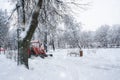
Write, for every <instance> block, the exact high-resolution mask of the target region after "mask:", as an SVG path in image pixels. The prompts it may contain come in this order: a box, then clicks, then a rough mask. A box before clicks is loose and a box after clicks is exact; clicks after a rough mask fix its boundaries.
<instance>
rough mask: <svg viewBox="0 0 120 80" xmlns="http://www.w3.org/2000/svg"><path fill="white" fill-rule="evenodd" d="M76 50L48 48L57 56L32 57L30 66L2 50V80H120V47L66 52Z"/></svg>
mask: <svg viewBox="0 0 120 80" xmlns="http://www.w3.org/2000/svg"><path fill="white" fill-rule="evenodd" d="M73 50H75V49H57V50H56V51H49V52H48V53H52V54H53V55H54V56H53V57H46V58H45V59H42V58H40V57H32V58H30V59H29V65H30V69H29V70H28V69H26V68H25V67H24V66H22V65H21V66H17V63H16V62H15V61H14V60H11V59H7V58H6V56H5V55H4V54H0V80H120V74H119V73H120V49H119V48H116V49H113V48H111V49H83V57H79V56H76V57H75V56H74V55H72V56H69V55H67V54H68V53H69V52H71V51H73ZM75 51H77V50H75Z"/></svg>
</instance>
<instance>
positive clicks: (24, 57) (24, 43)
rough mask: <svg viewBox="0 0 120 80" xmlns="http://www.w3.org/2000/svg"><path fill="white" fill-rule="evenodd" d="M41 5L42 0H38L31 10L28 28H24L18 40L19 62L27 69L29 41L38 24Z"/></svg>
mask: <svg viewBox="0 0 120 80" xmlns="http://www.w3.org/2000/svg"><path fill="white" fill-rule="evenodd" d="M41 6H42V0H38V3H37V5H36V8H35V9H34V11H33V14H32V16H31V21H30V24H29V29H28V30H25V31H24V32H25V33H26V35H25V34H24V35H25V36H24V37H23V38H22V40H21V41H19V43H20V46H19V47H20V52H19V53H20V63H21V64H24V65H25V66H26V67H27V68H28V69H29V65H28V53H27V51H28V48H29V45H30V41H31V38H32V36H33V33H34V31H35V29H36V27H37V25H38V16H39V12H40V9H41Z"/></svg>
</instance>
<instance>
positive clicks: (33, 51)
mask: <svg viewBox="0 0 120 80" xmlns="http://www.w3.org/2000/svg"><path fill="white" fill-rule="evenodd" d="M28 54H29V57H31V55H34V56H40V57H41V58H44V57H48V56H53V55H52V54H46V51H45V49H44V47H43V45H42V43H40V41H39V40H34V41H31V42H30V48H29V50H28Z"/></svg>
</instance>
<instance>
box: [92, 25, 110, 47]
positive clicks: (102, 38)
mask: <svg viewBox="0 0 120 80" xmlns="http://www.w3.org/2000/svg"><path fill="white" fill-rule="evenodd" d="M108 31H109V25H103V26H101V27H100V28H99V29H98V30H97V31H96V33H95V38H94V39H95V41H96V42H97V44H99V45H98V46H100V47H107V43H108V40H107V35H108Z"/></svg>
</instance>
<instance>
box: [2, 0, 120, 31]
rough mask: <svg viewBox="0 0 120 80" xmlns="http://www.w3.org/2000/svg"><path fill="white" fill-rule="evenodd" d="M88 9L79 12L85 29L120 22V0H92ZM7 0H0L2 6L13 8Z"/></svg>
mask: <svg viewBox="0 0 120 80" xmlns="http://www.w3.org/2000/svg"><path fill="white" fill-rule="evenodd" d="M91 1H92V2H93V3H92V6H90V8H89V9H88V10H87V11H84V12H81V14H77V16H78V17H77V18H78V20H79V21H81V22H82V23H83V24H84V25H83V29H84V30H93V31H94V30H96V29H97V28H98V27H99V26H100V25H104V24H108V25H113V24H120V0H91ZM9 5H10V4H9V3H8V2H7V0H0V8H2V9H11V8H12V6H9Z"/></svg>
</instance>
